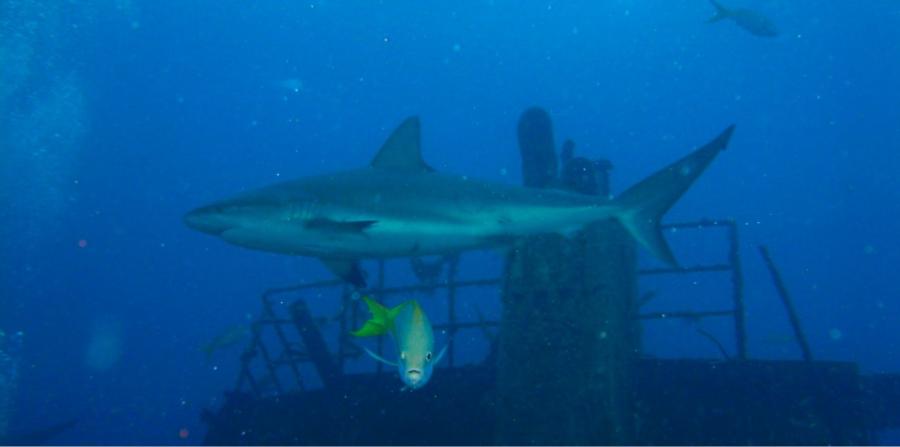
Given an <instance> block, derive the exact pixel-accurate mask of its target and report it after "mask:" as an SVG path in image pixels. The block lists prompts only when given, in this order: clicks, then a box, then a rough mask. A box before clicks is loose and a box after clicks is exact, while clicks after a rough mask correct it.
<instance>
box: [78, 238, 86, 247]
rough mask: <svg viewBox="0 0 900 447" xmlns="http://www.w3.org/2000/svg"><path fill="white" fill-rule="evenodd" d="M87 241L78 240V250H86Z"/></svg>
mask: <svg viewBox="0 0 900 447" xmlns="http://www.w3.org/2000/svg"><path fill="white" fill-rule="evenodd" d="M86 247H87V239H78V248H86Z"/></svg>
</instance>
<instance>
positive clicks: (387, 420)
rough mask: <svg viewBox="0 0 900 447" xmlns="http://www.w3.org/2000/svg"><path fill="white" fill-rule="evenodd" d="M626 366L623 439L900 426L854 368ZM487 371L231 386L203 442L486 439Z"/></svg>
mask: <svg viewBox="0 0 900 447" xmlns="http://www.w3.org/2000/svg"><path fill="white" fill-rule="evenodd" d="M633 370H634V371H635V372H637V376H636V377H635V380H634V382H633V383H634V384H635V386H634V387H633V389H632V390H631V392H632V393H634V403H635V406H634V407H635V413H634V419H635V425H636V429H635V438H634V439H632V442H633V443H634V444H726V445H728V444H866V443H871V442H873V441H874V439H872V434H873V432H874V431H875V430H878V429H883V428H886V427H888V426H897V425H898V423H900V412H898V411H897V410H896V409H894V410H892V411H889V410H888V409H890V408H893V402H896V400H895V399H896V397H898V396H897V391H898V389H900V376H875V377H866V376H860V375H859V374H858V373H857V371H856V368H855V366H854V365H853V364H850V363H834V362H814V363H806V362H802V361H727V362H721V361H706V360H656V359H645V360H640V361H639V362H638V364H637V365H635V368H634V369H633ZM495 377H496V374H495V371H494V370H493V368H490V367H489V366H486V365H484V366H477V367H463V368H457V369H452V370H451V369H447V368H444V369H440V370H439V371H438V373H437V374H436V375H435V378H434V379H433V381H432V383H430V384H429V386H428V388H427V389H424V390H421V391H419V392H412V393H411V392H401V391H400V388H399V386H398V382H397V380H396V377H394V375H393V373H384V374H380V375H376V374H365V375H348V376H346V377H345V378H344V380H343V381H342V382H341V383H340V384H338V385H337V387H335V388H333V389H320V390H315V391H308V392H302V393H300V392H297V393H290V394H286V395H283V396H280V397H266V398H260V399H256V398H253V397H252V396H250V395H249V394H243V393H232V394H229V395H228V396H227V399H226V403H225V404H224V406H223V407H222V408H221V409H220V410H219V411H217V412H215V413H207V414H206V415H205V416H204V420H205V422H206V423H207V424H208V426H209V432H208V434H207V437H206V440H205V442H206V443H207V444H304V445H315V444H357V445H365V444H369V445H387V444H399V445H412V444H441V445H451V444H457V445H470V444H491V443H493V442H494V433H493V430H494V426H495V422H496V421H495V419H496V413H497V412H496V408H497V406H498V402H497V397H496V395H495V393H494V390H495V383H494V382H495ZM561 380H563V379H562V378H561ZM891 387H892V388H893V394H891V393H889V392H888V389H889V388H891ZM535 405H538V406H540V405H541V403H540V401H535ZM538 411H540V410H539V409H538ZM585 411H588V412H590V411H591V409H589V408H586V409H585ZM546 417H547V418H549V419H554V418H556V415H554V414H547V415H546ZM598 417H599V416H598ZM521 423H523V424H526V423H527V421H522V422H521ZM559 429H560V430H565V427H559ZM522 441H527V440H525V439H523V440H522ZM592 441H593V442H594V443H604V441H605V440H604V439H601V438H599V437H598V438H596V439H593V440H592Z"/></svg>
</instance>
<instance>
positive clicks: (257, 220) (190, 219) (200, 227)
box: [184, 196, 289, 236]
mask: <svg viewBox="0 0 900 447" xmlns="http://www.w3.org/2000/svg"><path fill="white" fill-rule="evenodd" d="M261 199H262V197H261V196H239V197H236V198H233V199H228V200H223V201H220V202H215V203H212V204H210V205H206V206H202V207H200V208H197V209H195V210H193V211H191V212H189V213H187V214H185V215H184V223H185V224H186V225H187V226H189V227H191V228H193V229H195V230H197V231H202V232H204V233H208V234H211V235H214V236H221V235H223V233H225V232H226V231H229V230H234V229H237V228H249V227H254V226H257V225H259V224H262V223H268V224H271V223H273V222H279V221H282V220H285V219H286V218H287V217H289V216H285V215H284V214H285V207H284V206H283V205H282V204H280V203H275V202H273V201H271V200H261Z"/></svg>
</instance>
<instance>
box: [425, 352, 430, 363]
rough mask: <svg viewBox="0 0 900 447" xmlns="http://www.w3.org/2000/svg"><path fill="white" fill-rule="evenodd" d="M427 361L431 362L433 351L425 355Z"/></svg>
mask: <svg viewBox="0 0 900 447" xmlns="http://www.w3.org/2000/svg"><path fill="white" fill-rule="evenodd" d="M425 361H426V362H430V361H431V351H429V352H426V353H425Z"/></svg>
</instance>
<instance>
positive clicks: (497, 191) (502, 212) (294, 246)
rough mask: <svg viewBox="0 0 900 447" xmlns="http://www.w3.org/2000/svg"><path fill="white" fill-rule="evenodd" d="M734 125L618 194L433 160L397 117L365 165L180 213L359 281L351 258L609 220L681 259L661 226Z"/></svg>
mask: <svg viewBox="0 0 900 447" xmlns="http://www.w3.org/2000/svg"><path fill="white" fill-rule="evenodd" d="M733 131H734V125H731V126H729V127H728V128H726V129H725V130H724V131H723V132H722V133H721V134H719V135H718V136H717V137H715V138H714V139H713V140H712V141H710V142H709V143H707V144H705V145H703V146H701V147H699V148H698V149H696V150H694V151H693V152H691V153H690V154H689V155H687V156H685V157H684V158H682V159H680V160H677V161H675V162H673V163H671V164H670V165H668V166H666V167H664V168H662V169H661V170H659V171H657V172H656V173H654V174H652V175H650V176H649V177H647V178H645V179H644V180H642V181H640V182H638V183H637V184H635V185H634V186H632V187H630V188H628V189H627V190H625V191H624V192H623V193H621V194H620V195H618V196H617V197H615V198H608V197H599V196H589V195H583V194H578V193H574V192H567V191H563V190H557V189H538V188H527V187H522V186H516V185H511V184H505V183H494V182H489V181H482V180H477V179H473V178H469V177H468V176H464V175H456V174H448V173H442V172H438V171H436V170H435V169H434V168H432V167H431V166H429V165H428V164H427V163H426V162H425V160H424V159H423V157H422V151H421V124H420V120H419V118H418V117H416V116H413V117H410V118H407V119H406V120H404V121H403V122H402V123H401V124H400V125H399V126H398V127H397V128H396V130H394V131H393V133H392V134H390V136H389V137H388V138H387V140H386V141H385V142H384V144H383V145H382V146H381V148H380V149H379V150H378V152H377V153H376V155H375V157H374V158H373V159H372V160H371V162H370V163H369V164H368V166H363V167H361V168H357V169H350V170H346V171H340V172H333V173H327V174H321V175H315V176H310V177H303V178H299V179H296V180H290V181H286V182H281V183H276V184H273V185H269V186H264V187H262V188H259V189H255V190H251V191H247V192H245V193H242V194H238V195H236V196H234V197H231V198H227V199H224V200H220V201H217V202H214V203H211V204H209V205H205V206H201V207H199V208H196V209H194V210H192V211H190V212H188V213H187V214H185V215H184V222H185V224H186V225H187V226H188V227H190V228H192V229H194V230H198V231H200V232H203V233H207V234H209V235H213V236H216V237H218V238H221V239H222V240H224V241H226V242H228V243H231V244H234V245H237V246H240V247H245V248H250V249H254V250H262V251H266V252H274V253H282V254H287V255H298V256H309V257H315V258H319V259H321V260H322V261H323V262H324V264H325V265H326V266H327V267H328V268H329V269H330V270H331V271H332V272H333V273H334V274H336V275H337V276H338V277H340V278H342V279H343V280H345V281H347V282H349V283H351V284H353V285H354V286H356V287H357V288H364V287H365V285H366V281H365V275H364V273H363V271H362V269H361V268H360V261H361V260H365V259H376V258H382V259H384V258H397V257H414V256H423V255H448V254H455V253H460V252H464V251H468V250H475V249H489V248H501V249H502V248H503V247H510V246H512V245H513V244H514V243H515V242H516V241H517V240H520V239H521V238H523V237H528V236H532V235H537V234H545V233H563V234H571V233H573V232H575V231H577V230H579V229H581V228H583V227H584V226H585V225H587V224H589V223H592V222H596V221H600V220H605V219H615V220H617V221H619V222H621V224H622V225H623V226H624V227H625V228H626V229H627V230H628V232H629V233H630V234H631V236H633V237H634V239H635V240H636V241H637V242H638V243H639V244H640V245H642V246H643V247H645V248H646V249H647V250H648V251H649V252H650V253H651V254H653V255H654V256H656V257H657V258H659V259H661V260H662V261H663V262H666V263H668V264H670V265H672V266H677V265H678V263H677V261H676V259H675V256H674V255H673V252H672V250H671V249H670V247H669V245H668V244H667V242H666V240H665V238H664V237H663V235H662V232H661V231H660V221H661V219H662V217H663V215H664V214H665V213H666V212H667V211H668V210H669V209H670V208H671V207H672V206H673V205H674V204H675V202H677V200H678V199H679V198H680V197H681V196H682V195H683V194H684V193H685V192H686V191H687V190H688V188H689V187H690V186H691V185H692V184H693V183H694V181H695V180H696V179H697V178H698V177H699V176H700V175H701V174H702V173H703V172H704V170H705V169H706V168H707V167H708V166H709V164H710V163H711V162H712V161H713V160H714V159H715V158H716V156H717V155H718V154H719V153H720V152H721V151H722V150H724V149H725V148H726V147H727V145H728V142H729V140H730V138H731V135H732V133H733Z"/></svg>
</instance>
